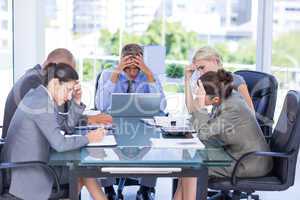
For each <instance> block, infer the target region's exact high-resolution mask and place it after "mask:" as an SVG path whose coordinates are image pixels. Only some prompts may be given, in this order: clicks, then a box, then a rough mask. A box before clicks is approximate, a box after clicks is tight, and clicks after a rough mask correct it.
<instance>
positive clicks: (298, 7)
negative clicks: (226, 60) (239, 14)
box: [272, 0, 300, 115]
mask: <svg viewBox="0 0 300 200" xmlns="http://www.w3.org/2000/svg"><path fill="white" fill-rule="evenodd" d="M273 11H274V13H273V43H272V73H273V74H274V75H275V76H276V78H277V80H278V82H279V91H278V98H277V102H278V104H277V105H278V106H277V108H279V109H278V110H276V111H277V115H278V114H279V113H278V112H280V108H281V105H282V104H283V100H284V97H285V94H286V92H287V91H288V90H290V89H296V90H297V89H299V85H300V46H299V45H298V44H300V26H299V24H300V0H275V1H274V10H273Z"/></svg>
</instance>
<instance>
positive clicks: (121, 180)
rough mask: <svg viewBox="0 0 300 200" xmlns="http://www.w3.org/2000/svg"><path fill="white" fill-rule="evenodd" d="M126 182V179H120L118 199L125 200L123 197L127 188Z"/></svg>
mask: <svg viewBox="0 0 300 200" xmlns="http://www.w3.org/2000/svg"><path fill="white" fill-rule="evenodd" d="M125 182H126V178H120V179H119V184H118V190H117V193H118V194H117V195H118V199H120V200H123V199H124V196H123V189H124V186H125Z"/></svg>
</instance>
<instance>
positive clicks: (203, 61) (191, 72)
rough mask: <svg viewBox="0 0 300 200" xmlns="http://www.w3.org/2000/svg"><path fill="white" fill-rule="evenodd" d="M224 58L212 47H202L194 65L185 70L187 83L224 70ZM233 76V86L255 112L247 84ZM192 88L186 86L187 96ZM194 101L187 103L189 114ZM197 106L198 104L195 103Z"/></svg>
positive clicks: (194, 60)
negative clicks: (207, 73)
mask: <svg viewBox="0 0 300 200" xmlns="http://www.w3.org/2000/svg"><path fill="white" fill-rule="evenodd" d="M222 60H223V59H222V56H221V55H220V54H219V53H218V52H217V51H216V50H215V49H213V48H211V47H202V48H200V49H198V50H197V51H196V53H195V55H194V57H193V63H192V64H191V65H189V66H187V67H186V68H185V81H186V83H187V82H195V81H197V80H198V78H199V77H200V76H201V75H203V74H205V73H206V72H210V71H215V72H216V71H217V70H219V69H223V61H222ZM232 76H233V85H234V86H235V89H236V90H237V91H238V92H239V93H240V94H241V95H242V97H244V98H245V100H246V102H247V104H248V105H249V107H250V108H251V109H252V110H253V111H254V106H253V103H252V99H251V97H250V95H249V92H248V88H247V85H246V82H245V80H244V78H243V77H242V76H239V75H237V74H232ZM189 87H190V86H189V85H188V84H186V88H185V89H186V91H187V92H186V96H187V95H190V94H191V92H190V88H189ZM193 103H194V101H193V99H192V98H189V99H188V101H186V106H187V109H188V111H189V112H192V111H193ZM195 103H196V104H197V102H195Z"/></svg>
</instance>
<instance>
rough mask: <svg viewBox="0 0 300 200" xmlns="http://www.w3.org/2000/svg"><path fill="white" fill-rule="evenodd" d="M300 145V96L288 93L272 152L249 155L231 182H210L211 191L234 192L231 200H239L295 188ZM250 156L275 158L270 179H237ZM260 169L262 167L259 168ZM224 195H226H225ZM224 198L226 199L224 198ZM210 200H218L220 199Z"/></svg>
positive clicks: (274, 137)
mask: <svg viewBox="0 0 300 200" xmlns="http://www.w3.org/2000/svg"><path fill="white" fill-rule="evenodd" d="M299 144H300V92H297V91H289V92H288V94H287V96H286V98H285V102H284V106H283V108H282V111H281V114H280V117H279V120H278V122H277V125H276V127H275V129H274V131H273V135H272V137H271V141H270V147H271V152H249V153H247V154H245V155H243V156H242V157H241V158H240V159H239V160H238V161H237V163H236V165H235V167H234V171H233V173H232V176H231V177H230V178H223V179H211V180H210V181H209V188H210V189H213V190H221V191H225V192H224V193H225V194H226V193H227V192H226V191H231V190H233V191H234V192H233V193H231V195H230V198H229V196H228V198H229V199H233V200H239V199H241V198H247V197H249V196H251V197H252V198H254V199H259V197H258V195H252V193H254V192H255V191H282V190H286V189H288V188H289V187H291V186H293V184H294V180H295V173H296V164H297V157H298V151H299ZM250 156H264V157H272V158H273V159H274V166H273V169H272V171H271V173H269V174H268V175H266V176H264V177H257V178H238V177H237V176H236V172H237V168H238V166H239V165H240V164H241V162H242V161H243V160H245V159H247V158H248V157H250ZM258 167H259V166H258ZM224 193H223V194H224ZM223 197H224V196H223ZM211 199H218V198H217V196H215V197H212V198H211Z"/></svg>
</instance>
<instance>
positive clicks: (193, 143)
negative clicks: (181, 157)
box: [151, 137, 205, 149]
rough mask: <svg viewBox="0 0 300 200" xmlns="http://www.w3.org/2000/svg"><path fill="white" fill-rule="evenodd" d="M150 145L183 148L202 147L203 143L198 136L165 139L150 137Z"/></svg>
mask: <svg viewBox="0 0 300 200" xmlns="http://www.w3.org/2000/svg"><path fill="white" fill-rule="evenodd" d="M151 142H152V147H157V148H184V149H190V148H192V149H204V148H205V146H204V144H203V143H202V142H201V141H200V140H199V139H198V138H196V137H195V138H191V139H166V138H152V139H151Z"/></svg>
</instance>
